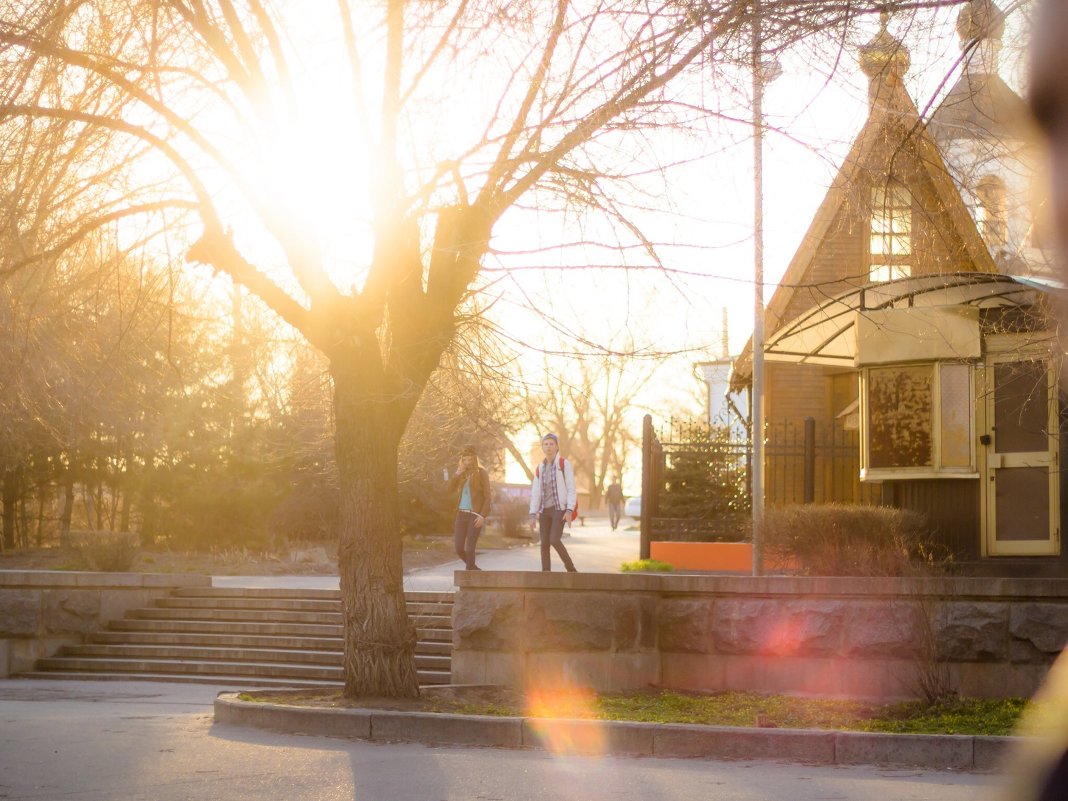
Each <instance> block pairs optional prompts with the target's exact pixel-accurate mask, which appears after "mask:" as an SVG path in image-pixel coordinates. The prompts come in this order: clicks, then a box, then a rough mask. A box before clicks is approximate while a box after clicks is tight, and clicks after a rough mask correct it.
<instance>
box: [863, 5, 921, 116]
mask: <svg viewBox="0 0 1068 801" xmlns="http://www.w3.org/2000/svg"><path fill="white" fill-rule="evenodd" d="M889 22H890V14H889V12H887V11H883V12H882V13H880V15H879V32H878V33H877V34H875V37H874V38H873V39H872V40H871V41H870V42H868V43H867V44H866V45H861V46H860V68H861V70H862V71H863V72H864V74H865V75H867V76H868V104H869V106H870V107H872V108H874V106H875V105H876V104H877V103H881V102H886V100H885V98H887V97H888V96H889V93H888V92H887V90H892V89H897V91H900V90H901V86H902V84H903V83H904V79H905V73H906V72H908V69H909V66H910V65H911V64H912V58H911V56H909V51H908V48H907V47H905V45H904V44H903V43H902V42H901V40H900V39H896V38H894V37H893V36H892V35H891V34H890V32H889V31H888V30H887V25H888V23H889Z"/></svg>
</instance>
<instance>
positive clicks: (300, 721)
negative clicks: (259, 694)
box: [214, 693, 371, 740]
mask: <svg viewBox="0 0 1068 801" xmlns="http://www.w3.org/2000/svg"><path fill="white" fill-rule="evenodd" d="M214 719H215V722H216V723H222V724H229V725H233V726H255V727H257V728H261V729H271V730H273V731H280V732H285V733H286V734H311V735H322V736H328V737H353V738H357V739H361V740H367V739H370V737H371V713H370V711H369V710H366V709H318V708H311V707H299V706H287V705H285V704H265V703H251V702H249V701H241V700H238V698H237V693H220V694H219V695H218V696H217V697H216V698H215V714H214Z"/></svg>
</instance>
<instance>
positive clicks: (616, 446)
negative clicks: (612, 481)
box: [525, 353, 658, 509]
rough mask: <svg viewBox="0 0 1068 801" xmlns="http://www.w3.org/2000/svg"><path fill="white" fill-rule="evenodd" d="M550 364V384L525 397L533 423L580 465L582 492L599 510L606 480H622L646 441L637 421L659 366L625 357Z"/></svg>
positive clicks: (612, 355)
mask: <svg viewBox="0 0 1068 801" xmlns="http://www.w3.org/2000/svg"><path fill="white" fill-rule="evenodd" d="M564 362H565V363H564V364H560V363H559V360H551V359H550V358H548V357H547V358H546V360H545V369H544V373H545V375H549V376H553V379H552V380H551V381H549V382H548V383H547V384H545V383H544V382H539V383H538V384H537V385H536V386H534V387H533V390H532V391H531V392H529V393H528V394H527V395H526V397H525V402H526V407H527V413H528V416H529V419H530V420H531V421H532V422H533V423H534V424H535V425H536V426H537V427H538V429H539V431H541V432H544V431H553V432H555V433H556V434H557V435H558V436H559V437H560V450H561V453H563V454H565V455H566V456H567V457H568V458H569V459H570V460H571V461H572V464H573V465H574V468H575V474H576V476H577V477H578V484H579V490H580V491H581V490H587V491H588V492H589V494H590V505H591V507H592V508H594V509H596V508H598V507H599V504H600V498H601V496H602V495H603V494H604V488H605V485H606V479H607V478H609V477H615V476H620V475H622V473H623V468H624V466H625V463H626V459H627V454H628V452H632V451H633V449H634V448H635V446H637V445H638V443H639V442H640V437H641V433H640V432H641V428H640V421H635V420H634V419H632V418H633V416H634V414H633V413H634V412H635V411H636V409H637V408H638V406H637V400H638V396H639V394H640V393H641V391H642V389H644V388H645V386H646V385H648V383H649V382H650V381H651V380H652V378H653V376H654V375H655V373H656V369H657V367H658V362H656V361H653V360H649V359H647V360H642V359H639V358H635V357H632V356H628V355H625V354H622V353H606V354H599V355H588V356H577V357H572V358H568V359H566V360H564Z"/></svg>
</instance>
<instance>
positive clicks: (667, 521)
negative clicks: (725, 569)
mask: <svg viewBox="0 0 1068 801" xmlns="http://www.w3.org/2000/svg"><path fill="white" fill-rule="evenodd" d="M712 431H713V432H714V433H713V434H712V436H711V439H710V429H709V427H708V426H706V425H703V424H699V423H693V422H687V421H676V420H670V421H668V423H667V424H666V425H665V426H664V427H663V428H662V429H661V431H660V432H659V433H658V432H657V431H656V430H655V429H654V428H653V423H652V418H651V417H650V416H649V415H646V417H645V420H644V424H643V428H642V509H641V557H642V558H643V559H647V558H649V543H650V542H652V541H659V540H695V539H699V540H716V539H744V538H745V537H746V536H748V534H749V519H750V513H749V509H750V503H751V491H752V481H751V472H750V471H751V469H752V447H751V443H750V441H749V438H748V436H747V435H746V432H744V431H740V430H738V429H730V428H722V429H718V430H715V429H713V430H712ZM764 431H765V434H764V436H765V440H764V442H765V444H764V493H765V496H764V497H765V504H766V505H767V506H786V505H790V504H798V503H832V502H834V503H846V504H863V505H874V504H877V503H879V502H880V499H881V498H882V489H881V486H880V485H878V484H874V485H873V484H862V483H861V481H860V440H859V436H858V433H857V432H856V431H850V430H846V429H844V428H842V427H841V426H840V425H836V424H831V425H827V426H817V425H816V422H815V421H814V420H813V419H812V418H807V419H806V420H805V421H804V423H802V424H801V425H798V424H795V423H793V422H790V421H782V422H777V423H768V424H766V426H765V430H764ZM710 442H711V443H712V444H711V446H710ZM710 448H711V451H710ZM695 453H700V454H701V459H700V461H701V464H703V465H705V466H706V469H707V470H708V471H709V472H710V473H715V474H716V475H715V476H714V477H713V478H712V481H711V483H712V485H713V486H714V488H715V491H716V492H717V493H719V494H724V493H725V492H726V494H728V495H729V494H730V492H729V491H725V489H724V488H725V487H728V486H729V485H732V484H733V483H737V485H738V491H739V494H738V497H737V498H732V499H731V500H730V502H729V503H721V504H720V506H719V507H718V508H712V507H708V508H705V509H703V510H701V513H700V514H699V515H691V516H678V514H677V513H675V514H668V513H667V509H668V508H669V507H671V506H672V504H670V503H667V502H666V501H667V500H668V493H670V492H671V491H673V489H674V488H673V487H671V486H669V484H670V481H669V476H670V475H671V473H672V470H673V469H674V471H675V473H677V472H678V469H679V468H678V465H679V464H681V463H682V460H684V459H686V458H690V459H691V461H694V460H693V454H695ZM710 454H711V456H712V457H713V458H709V456H710ZM676 506H677V505H676Z"/></svg>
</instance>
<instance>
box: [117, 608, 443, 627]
mask: <svg viewBox="0 0 1068 801" xmlns="http://www.w3.org/2000/svg"><path fill="white" fill-rule="evenodd" d="M128 617H129V618H131V619H138V620H196V621H212V620H217V621H228V622H229V621H233V622H237V623H309V624H313V625H336V626H340V625H341V620H342V618H341V612H333V613H329V612H326V613H324V612H291V611H286V610H279V609H214V608H205V609H200V608H198V609H165V608H157V607H148V608H144V609H134V610H132V611H131V612H130V613H129V616H128ZM409 619H410V620H411V621H412V623H413V624H414V625H415V627H416V628H451V627H452V618H451V617H449V616H446V615H409Z"/></svg>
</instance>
